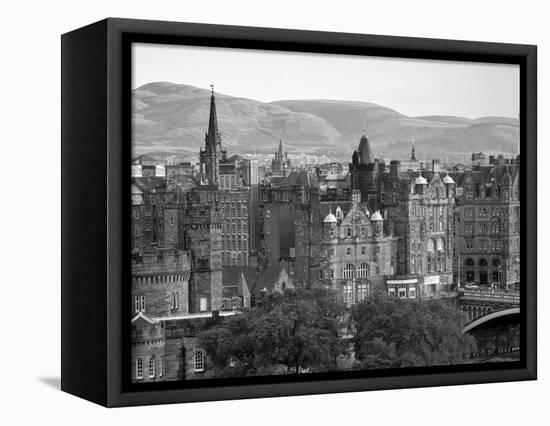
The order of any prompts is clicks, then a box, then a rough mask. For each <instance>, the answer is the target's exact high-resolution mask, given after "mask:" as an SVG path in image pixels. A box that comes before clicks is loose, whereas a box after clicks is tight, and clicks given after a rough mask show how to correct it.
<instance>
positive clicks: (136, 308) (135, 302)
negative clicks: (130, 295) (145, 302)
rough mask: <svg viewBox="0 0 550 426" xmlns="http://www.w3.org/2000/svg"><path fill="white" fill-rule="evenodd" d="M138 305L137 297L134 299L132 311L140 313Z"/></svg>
mask: <svg viewBox="0 0 550 426" xmlns="http://www.w3.org/2000/svg"><path fill="white" fill-rule="evenodd" d="M140 306H141V305H140V303H139V296H135V297H134V311H136V312H139V311H140Z"/></svg>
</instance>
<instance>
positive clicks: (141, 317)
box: [132, 312, 157, 324]
mask: <svg viewBox="0 0 550 426" xmlns="http://www.w3.org/2000/svg"><path fill="white" fill-rule="evenodd" d="M140 319H141V320H142V321H146V322H148V323H149V324H156V323H157V321H154V320H152V319H151V318H149V317H148V316H147V315H145V314H144V313H143V312H139V313H138V314H137V315H136V316H134V318H132V324H133V323H134V322H136V321H138V320H140Z"/></svg>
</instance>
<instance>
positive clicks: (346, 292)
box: [318, 190, 396, 305]
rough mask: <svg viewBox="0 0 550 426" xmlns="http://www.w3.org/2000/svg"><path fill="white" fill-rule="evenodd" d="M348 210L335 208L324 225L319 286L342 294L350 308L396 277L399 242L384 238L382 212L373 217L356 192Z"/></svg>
mask: <svg viewBox="0 0 550 426" xmlns="http://www.w3.org/2000/svg"><path fill="white" fill-rule="evenodd" d="M352 197H353V198H352V201H351V204H350V205H349V207H348V206H347V207H345V210H342V208H341V207H340V206H339V205H338V206H337V207H336V211H335V213H336V214H334V213H333V211H332V206H331V207H330V211H329V213H328V214H327V215H326V216H325V217H324V219H323V224H322V244H321V249H320V265H319V270H318V274H319V277H318V278H319V282H320V283H321V284H322V285H325V286H328V287H329V288H332V289H336V290H338V291H340V292H341V293H342V296H343V300H344V302H345V303H346V304H347V305H351V304H353V303H356V302H359V301H361V300H363V299H365V298H366V297H368V295H369V294H370V292H371V291H372V290H373V289H374V288H375V287H378V288H384V285H385V278H386V277H388V276H392V275H394V269H395V264H396V258H395V252H396V238H395V237H393V236H390V235H387V234H385V232H384V218H383V217H382V215H381V214H380V212H378V211H375V212H374V213H372V214H371V213H370V212H369V210H368V207H367V205H366V204H363V203H361V193H360V191H359V190H355V191H354V192H353V195H352Z"/></svg>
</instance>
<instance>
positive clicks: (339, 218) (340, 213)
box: [336, 206, 344, 220]
mask: <svg viewBox="0 0 550 426" xmlns="http://www.w3.org/2000/svg"><path fill="white" fill-rule="evenodd" d="M343 218H344V215H343V214H342V209H341V208H340V206H338V207H337V208H336V219H338V220H342V219H343Z"/></svg>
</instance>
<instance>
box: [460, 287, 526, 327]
mask: <svg viewBox="0 0 550 426" xmlns="http://www.w3.org/2000/svg"><path fill="white" fill-rule="evenodd" d="M458 303H459V309H460V310H461V311H462V313H463V314H464V317H465V320H466V326H465V327H464V328H463V330H462V332H463V333H467V332H469V331H471V330H473V329H474V328H476V327H478V326H480V325H482V324H485V323H486V322H489V321H492V320H494V319H497V318H501V317H505V316H509V315H517V314H519V312H520V310H519V309H520V308H519V304H520V296H519V292H508V291H501V290H487V289H480V290H478V289H475V290H474V289H459V290H458Z"/></svg>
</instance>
